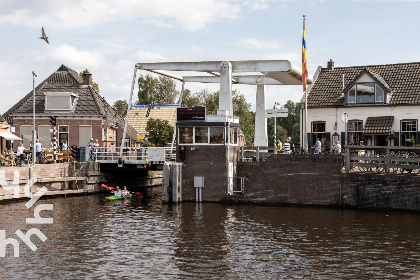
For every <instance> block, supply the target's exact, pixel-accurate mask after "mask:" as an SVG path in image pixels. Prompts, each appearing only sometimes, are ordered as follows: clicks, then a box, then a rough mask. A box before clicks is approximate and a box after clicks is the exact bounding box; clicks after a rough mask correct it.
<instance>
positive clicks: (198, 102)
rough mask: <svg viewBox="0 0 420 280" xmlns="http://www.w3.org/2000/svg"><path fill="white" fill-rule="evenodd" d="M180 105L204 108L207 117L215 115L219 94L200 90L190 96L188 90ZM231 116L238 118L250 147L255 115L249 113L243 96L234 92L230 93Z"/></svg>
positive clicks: (249, 106)
mask: <svg viewBox="0 0 420 280" xmlns="http://www.w3.org/2000/svg"><path fill="white" fill-rule="evenodd" d="M182 103H185V104H186V105H187V106H188V107H193V106H204V107H206V113H207V114H208V115H216V114H217V110H218V109H219V92H218V91H217V92H209V91H208V90H202V91H199V92H197V93H195V94H191V92H190V91H189V90H184V95H183V97H182ZM232 106H233V115H234V116H235V117H239V124H240V128H241V130H242V132H243V133H244V136H245V143H246V145H248V146H250V145H252V143H253V142H254V133H255V127H254V125H255V113H254V112H251V111H250V110H251V104H250V103H247V102H246V99H245V96H244V95H243V94H242V93H241V92H239V91H237V90H234V91H233V92H232Z"/></svg>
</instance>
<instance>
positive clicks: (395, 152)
mask: <svg viewBox="0 0 420 280" xmlns="http://www.w3.org/2000/svg"><path fill="white" fill-rule="evenodd" d="M344 148H345V152H344V154H343V156H344V158H343V166H344V169H345V171H346V172H347V173H349V172H351V171H352V172H377V173H386V174H390V173H395V174H403V173H411V174H418V173H420V147H390V146H359V145H357V146H356V145H346V146H344Z"/></svg>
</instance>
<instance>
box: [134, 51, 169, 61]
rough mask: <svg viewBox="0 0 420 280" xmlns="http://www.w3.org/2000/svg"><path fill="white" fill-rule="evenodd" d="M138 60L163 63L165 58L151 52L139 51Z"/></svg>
mask: <svg viewBox="0 0 420 280" xmlns="http://www.w3.org/2000/svg"><path fill="white" fill-rule="evenodd" d="M136 59H138V60H140V61H148V62H154V61H162V60H164V59H165V57H163V56H161V55H160V54H157V53H153V52H149V51H138V52H136Z"/></svg>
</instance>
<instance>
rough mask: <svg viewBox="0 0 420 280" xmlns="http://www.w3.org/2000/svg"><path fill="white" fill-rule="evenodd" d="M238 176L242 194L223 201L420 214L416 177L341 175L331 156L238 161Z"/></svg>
mask: <svg viewBox="0 0 420 280" xmlns="http://www.w3.org/2000/svg"><path fill="white" fill-rule="evenodd" d="M238 176H239V177H244V178H245V184H244V188H243V194H237V195H233V196H226V197H225V200H226V201H230V202H237V203H261V204H277V205H311V206H330V207H337V208H366V209H383V210H404V211H415V212H419V211H420V175H411V174H400V175H395V174H393V175H386V174H377V173H374V172H372V173H360V172H355V173H349V174H346V173H344V172H343V171H342V168H341V157H340V156H337V155H284V154H277V155H272V156H270V157H269V158H268V159H267V160H266V161H264V162H240V163H239V164H238Z"/></svg>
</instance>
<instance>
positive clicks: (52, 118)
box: [50, 116, 57, 126]
mask: <svg viewBox="0 0 420 280" xmlns="http://www.w3.org/2000/svg"><path fill="white" fill-rule="evenodd" d="M50 123H51V125H53V126H55V125H56V124H57V117H53V116H50Z"/></svg>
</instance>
